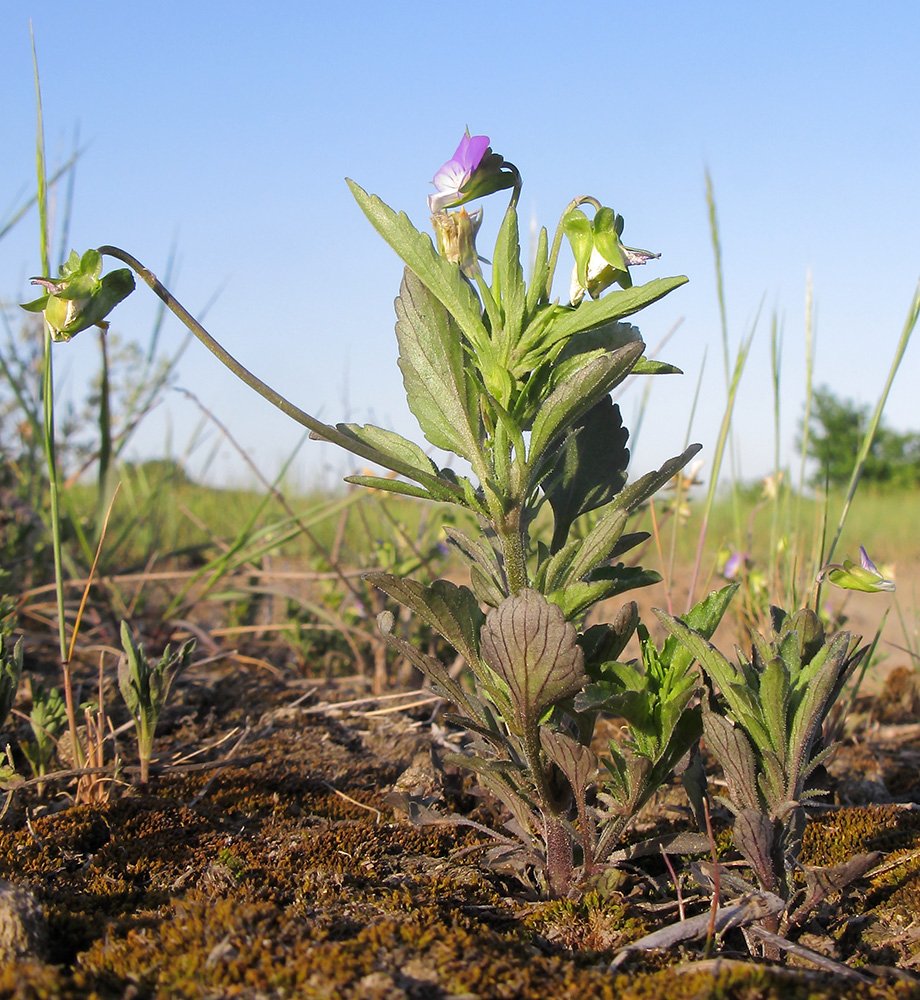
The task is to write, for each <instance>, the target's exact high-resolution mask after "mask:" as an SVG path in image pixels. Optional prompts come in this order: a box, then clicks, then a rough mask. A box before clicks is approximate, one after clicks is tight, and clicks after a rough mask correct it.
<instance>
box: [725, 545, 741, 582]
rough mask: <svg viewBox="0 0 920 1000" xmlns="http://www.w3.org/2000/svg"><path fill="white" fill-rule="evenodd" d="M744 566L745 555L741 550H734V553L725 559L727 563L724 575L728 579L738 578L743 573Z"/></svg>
mask: <svg viewBox="0 0 920 1000" xmlns="http://www.w3.org/2000/svg"><path fill="white" fill-rule="evenodd" d="M743 567H744V555H743V553H741V552H737V551H735V552H732V554H731V555H730V556H729V557H728V559H726V560H725V565H724V566H723V567H722V576H724V577H725V579H726V580H737V579H738V578H739V576H740V575H741V570H742V569H743Z"/></svg>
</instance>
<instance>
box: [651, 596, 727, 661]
mask: <svg viewBox="0 0 920 1000" xmlns="http://www.w3.org/2000/svg"><path fill="white" fill-rule="evenodd" d="M739 586H740V584H737V583H731V584H729V585H728V586H726V587H723V588H722V589H721V590H714V591H712V592H711V593H709V594H707V595H706V597H704V598H703V599H702V600H701V601H698V602H697V603H696V604H695V605H694V606H693V607H692V608H691V609H690V610H689V611H688V612H687V613H686V614H685V615H684V617H683V619H682V620H683V621H684V623H685V624H686V625H687V626H688V627H689V628H691V629H693V631H694V632H696V633H697V634H698V635H701V636H702V637H703V638H704V639H711V638H712V636H713V634H714V632H715V630H716V628H718V625H719V622H721V621H722V617H723V615H724V614H725V612H726V611H727V610H728V605H729V603H730V602H731V599H732V598H733V597H734V596H735V593H736V591H737V590H738V587H739ZM693 659H694V657H693V654H692V653H691V652H690V651H689V650H688V649H687V648H686V647H685V646H683V645H682V644H681V643H680V642H679V641H678V639H677V637H676V636H674V635H670V636H668V638H667V639H666V640H665V643H664V646H663V647H662V651H661V661H662V663H664V664H666V665H667V666H668V667H669V668H671V669H675V670H686V669H687V668H689V666H690V664H691V663H693Z"/></svg>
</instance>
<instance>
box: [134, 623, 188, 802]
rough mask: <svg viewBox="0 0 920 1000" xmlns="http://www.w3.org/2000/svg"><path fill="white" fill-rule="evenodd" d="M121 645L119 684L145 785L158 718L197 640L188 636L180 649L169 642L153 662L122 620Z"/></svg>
mask: <svg viewBox="0 0 920 1000" xmlns="http://www.w3.org/2000/svg"><path fill="white" fill-rule="evenodd" d="M121 645H122V648H123V649H124V655H123V656H122V658H121V659H120V660H119V662H118V686H119V688H120V689H121V696H122V698H124V700H125V704H126V705H127V706H128V711H129V712H130V713H131V717H132V718H133V719H134V726H135V729H136V730H137V752H138V757H139V759H140V764H141V784H143V785H146V784H147V781H148V780H149V778H150V757H151V755H152V753H153V735H154V732H155V731H156V727H157V720H158V719H159V717H160V712H161V710H162V708H163V706H164V705H165V704H166V700H167V699H168V698H169V689H170V688H171V687H172V684H173V681H175V679H176V678H177V677H178V676H179V674H181V673H182V671H183V670H185V668H186V667H187V666H188V663H189V660H190V659H191V656H192V651H193V650H194V648H195V640H194V639H189V640H188V642H186V643H184V644H183V646H182V648H181V649H180V650H179V651H178V652H177V653H174V652H172V650H171V649H170V648H169V646H167V647H166V649H165V650H164V651H163V655H162V656H161V657H160V660H159V662H158V663H157V664H155V665H153V666H151V664H150V661H149V660H148V659H147V654H146V653H145V652H144V649H143V647H142V646H140V645H138V644H137V643H136V642H135V641H134V639H133V638H132V636H131V630H130V629H129V628H128V623H127V622H122V623H121Z"/></svg>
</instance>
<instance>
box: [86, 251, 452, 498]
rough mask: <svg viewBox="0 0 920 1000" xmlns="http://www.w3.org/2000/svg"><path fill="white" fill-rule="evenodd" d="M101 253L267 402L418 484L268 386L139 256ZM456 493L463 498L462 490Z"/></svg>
mask: <svg viewBox="0 0 920 1000" xmlns="http://www.w3.org/2000/svg"><path fill="white" fill-rule="evenodd" d="M98 252H99V253H100V254H102V255H103V256H106V257H114V258H115V259H116V260H120V261H121V262H122V263H123V264H127V265H128V267H130V268H131V269H132V270H133V271H134V272H135V274H137V276H138V277H139V278H141V280H143V281H144V282H145V283H146V284H147V285H149V286H150V288H151V289H153V291H154V292H155V294H156V295H157V296H159V298H160V299H162V301H163V302H164V303H165V305H166V307H167V308H168V309H169V310H170V311H171V312H172V313H174V314H175V315H176V316H177V317H178V318H179V319H180V320H181V321H182V323H183V324H184V325H185V326H186V327H187V328H188V329H189V330H190V331H191V332H192V333H193V334H194V335H195V336H196V337H197V338H198V339H199V340H200V341H201V342H202V344H204V346H205V347H207V349H208V350H209V351H210V352H211V353H212V354H213V355H214V356H215V357H216V358H217V359H218V360H219V361H221V362H223V364H224V365H226V366H227V368H229V369H230V371H232V372H233V374H234V375H236V376H237V377H238V378H239V379H241V380H242V381H243V382H245V383H246V385H248V386H249V387H250V388H251V389H254V390H255V391H256V392H257V393H258V394H259V395H260V396H262V397H263V399H267V400H268V401H269V402H270V403H271V404H272V405H273V406H276V407H277V408H278V409H279V410H281V412H282V413H284V414H285V415H286V416H288V417H290V418H291V419H292V420H296V421H297V423H299V424H300V425H301V426H303V427H306V428H308V429H309V430H311V431H312V432H313V434H314V435H315V436H316V437H318V438H320V439H322V440H323V441H330V442H332V444H337V445H338V446H339V447H340V448H344V449H345V450H346V451H350V452H351V453H352V454H353V455H359V456H361V457H362V458H366V459H367V460H368V461H370V462H374V463H375V464H377V465H383V466H384V467H385V468H387V469H391V470H392V471H393V472H398V473H399V474H400V475H404V476H406V477H407V478H409V479H414V480H416V481H418V471H419V470H418V469H415V468H413V467H412V466H411V465H409V464H408V463H405V462H402V461H400V460H399V459H397V458H393V457H392V456H389V455H385V454H383V453H382V452H380V451H378V450H377V449H376V448H373V447H371V446H370V445H365V444H364V443H363V442H361V441H358V440H356V439H355V438H353V437H349V436H348V435H347V434H343V433H342V432H341V431H340V430H338V429H337V428H335V427H333V426H332V425H331V424H324V423H323V422H322V421H321V420H317V419H316V417H312V416H310V414H309V413H307V412H305V411H304V410H301V409H300V407H299V406H295V405H294V404H293V403H292V402H291V401H290V400H289V399H286V398H285V397H284V396H282V395H281V393H280V392H277V391H276V390H275V389H273V388H272V387H271V386H270V385H267V384H266V383H265V382H263V381H262V380H261V379H260V378H258V377H257V376H255V375H253V373H252V372H251V371H249V369H248V368H246V367H244V366H243V365H241V364H240V362H239V361H237V360H236V358H234V357H233V355H232V354H230V353H228V352H227V351H226V350H224V348H223V347H221V345H220V344H219V343H218V342H217V341H216V340H215V339H214V338H213V337H212V336H211V335H210V334H209V333H208V331H207V330H205V328H204V327H203V326H202V325H201V324H200V323H199V322H198V320H197V319H195V317H194V316H193V315H192V314H191V313H190V312H189V311H188V310H187V309H186V308H185V306H183V305H182V303H181V302H180V301H179V300H178V299H177V298H176V297H175V296H174V295H173V294H172V292H170V290H169V289H168V288H167V287H166V286H165V285H164V284H163V283H162V282H161V281H160V280H159V278H157V276H156V275H155V274H154V273H153V272H152V271H150V270H149V269H148V268H146V267H144V265H143V264H142V263H141V262H140V261H139V260H138V259H137V258H136V257H132V256H131V254H129V253H128V252H127V251H125V250H120V249H119V248H118V247H113V246H102V247H99V248H98ZM443 486H444V488H445V490H446V489H449V487H448V484H447V483H446V482H444V483H443ZM456 492H457V493H458V494H460V495H462V494H461V491H460V490H457V491H456Z"/></svg>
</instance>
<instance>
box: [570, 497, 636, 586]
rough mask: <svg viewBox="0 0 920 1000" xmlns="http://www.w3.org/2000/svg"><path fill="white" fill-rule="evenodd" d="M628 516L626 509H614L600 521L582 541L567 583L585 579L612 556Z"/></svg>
mask: <svg viewBox="0 0 920 1000" xmlns="http://www.w3.org/2000/svg"><path fill="white" fill-rule="evenodd" d="M627 517H628V515H627V513H626V511H625V510H613V511H611V512H610V513H609V514H607V515H605V516H604V517H602V518H601V519H600V521H598V523H597V524H596V525H595V526H594V527H593V528H592V529H591V530H590V531H589V532H588V534H587V535H586V536H585V537H584V539H583V540H582V541H581V543H580V545H579V548H578V552H577V555H576V556H575V558H574V559H573V560H572V564H571V566H570V567H569V574H568V580H566V583H568V582H570V581H571V582H574V581H575V580H581V579H583V578H584V577H586V576H587V575H588V573H590V572H591V570H593V569H596V568H597V567H598V566H600V565H601V564H602V563H604V562H606V561H607V560H608V559H610V558H611V557H612V555H613V552H614V550H615V549H616V546H617V543H618V542H619V540H620V537H621V536H622V534H623V531H624V529H625V528H626V518H627Z"/></svg>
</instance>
